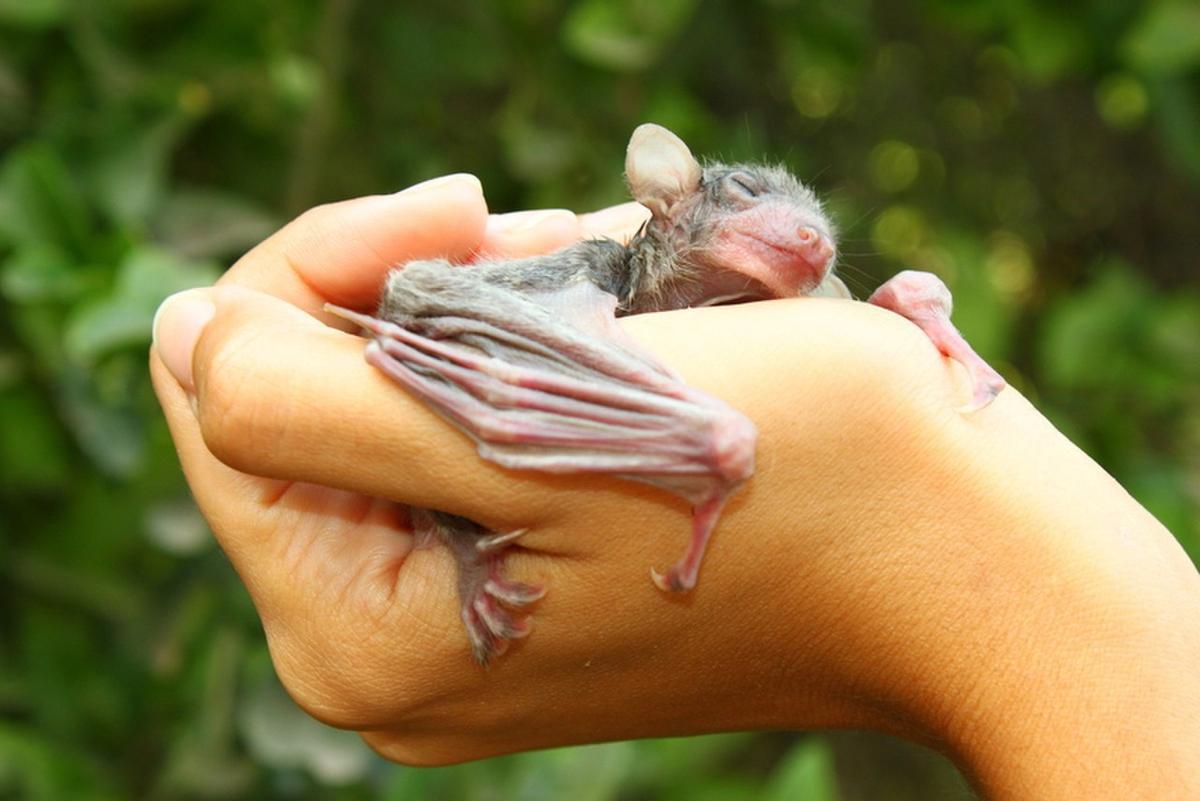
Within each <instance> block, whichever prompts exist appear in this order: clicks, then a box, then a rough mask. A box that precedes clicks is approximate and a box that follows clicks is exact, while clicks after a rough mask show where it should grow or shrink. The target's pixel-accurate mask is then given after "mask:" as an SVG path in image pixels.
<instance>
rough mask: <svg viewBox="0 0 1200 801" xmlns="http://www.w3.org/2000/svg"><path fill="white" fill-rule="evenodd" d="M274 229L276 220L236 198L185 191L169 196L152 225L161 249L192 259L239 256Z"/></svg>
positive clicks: (221, 194)
mask: <svg viewBox="0 0 1200 801" xmlns="http://www.w3.org/2000/svg"><path fill="white" fill-rule="evenodd" d="M278 227H279V221H278V220H277V218H276V217H274V216H273V215H271V214H269V213H268V212H267V211H266V210H264V209H262V208H260V207H259V206H257V205H255V204H253V203H251V202H249V201H247V200H244V199H242V198H240V197H238V196H237V195H234V194H231V193H229V192H220V191H215V190H211V189H188V188H184V189H180V190H178V191H176V192H174V193H172V194H171V195H170V196H169V197H168V198H167V199H166V202H165V203H164V204H163V207H162V210H161V211H160V212H159V213H158V215H157V216H156V217H155V219H154V223H153V229H154V231H155V235H156V239H157V240H158V242H159V243H160V244H161V245H162V246H163V247H165V248H167V249H168V250H170V251H171V252H172V253H175V254H176V255H178V256H183V257H186V258H193V259H194V258H217V257H222V256H229V255H240V254H241V253H243V252H245V251H247V250H249V249H250V248H251V247H252V246H254V245H256V244H258V243H259V242H260V241H262V240H263V239H266V238H267V236H268V235H270V234H271V233H272V232H273V231H274V230H275V229H276V228H278Z"/></svg>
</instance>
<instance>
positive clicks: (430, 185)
mask: <svg viewBox="0 0 1200 801" xmlns="http://www.w3.org/2000/svg"><path fill="white" fill-rule="evenodd" d="M456 183H461V184H463V185H464V186H468V185H470V186H473V187H474V188H475V189H476V190H477V191H478V192H479V193H480V194H483V184H481V183H479V179H478V178H476V177H475V176H474V175H472V174H471V173H469V172H456V173H452V174H450V175H442V176H439V177H437V178H430V179H429V180H428V181H422V182H421V183H419V184H413V185H412V186H410V187H408V188H407V189H401V190H400V191H399V192H397V193H396V194H397V195H415V194H419V193H421V192H428V191H429V190H431V189H445V188H446V187H447V186H451V185H453V184H456Z"/></svg>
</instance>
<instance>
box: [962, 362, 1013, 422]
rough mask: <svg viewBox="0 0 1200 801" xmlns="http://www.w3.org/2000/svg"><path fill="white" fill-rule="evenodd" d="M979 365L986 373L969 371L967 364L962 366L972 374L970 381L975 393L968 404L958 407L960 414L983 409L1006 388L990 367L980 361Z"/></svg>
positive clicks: (1001, 379)
mask: <svg viewBox="0 0 1200 801" xmlns="http://www.w3.org/2000/svg"><path fill="white" fill-rule="evenodd" d="M979 363H980V364H982V365H983V367H985V368H986V372H983V374H979V372H977V371H973V370H971V365H969V364H968V365H963V366H964V367H966V368H967V370H968V372H971V373H972V375H971V380H972V382H973V383H974V385H975V391H974V394H973V395H972V396H971V401H970V403H964V404H963V405H962V406H959V407H958V411H959V413H961V414H972V413H974V412H977V411H979V410H980V409H982V408H984V407H985V406H987V405H988V404H990V403H991V402H992V401H993V400H995V399H996V396H997V395H999V394H1000V390H1002V389H1004V387H1005V386H1007V384H1006V383H1005V381H1004V379H1003V378H1001V377H1000V374H999V373H997V372H996V371H995V370H993V369H992V368H991V367H988V365H987V364H985V363H984V362H983V360H982V359H981V360H980V362H979Z"/></svg>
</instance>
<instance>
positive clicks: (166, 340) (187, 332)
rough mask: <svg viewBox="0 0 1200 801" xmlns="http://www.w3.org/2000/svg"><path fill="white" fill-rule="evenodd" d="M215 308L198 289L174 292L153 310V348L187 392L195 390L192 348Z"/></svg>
mask: <svg viewBox="0 0 1200 801" xmlns="http://www.w3.org/2000/svg"><path fill="white" fill-rule="evenodd" d="M216 312H217V308H216V306H214V305H213V303H212V301H211V300H209V298H208V294H207V293H206V292H205V291H204V290H202V289H189V290H187V291H184V292H177V293H175V294H174V295H171V296H170V297H169V298H167V299H166V300H164V301H163V302H162V305H160V306H159V307H158V311H157V312H155V313H154V325H153V337H154V347H155V349H156V350H157V351H158V355H159V357H161V358H162V360H163V364H165V365H166V366H167V369H168V370H170V371H171V375H173V376H175V380H176V381H178V382H179V385H180V386H182V387H183V388H184V390H186V391H187V393H188V394H189V395H191V394H193V393H195V391H196V384H195V382H194V381H193V379H192V351H194V350H195V349H196V342H197V341H198V340H199V339H200V333H201V332H202V331H203V330H204V326H206V325H208V322H209V320H211V319H212V318H213V315H214V314H216Z"/></svg>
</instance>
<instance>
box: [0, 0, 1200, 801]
mask: <svg viewBox="0 0 1200 801" xmlns="http://www.w3.org/2000/svg"><path fill="white" fill-rule="evenodd" d="M1198 70H1200V16H1198V12H1197V10H1196V7H1195V4H1194V3H1191V2H1183V1H1182V0H1164V2H1158V3H1145V4H1109V3H1102V2H1099V1H1098V0H1093V1H1091V2H1083V3H1076V4H1073V5H1071V6H1070V7H1069V8H1068V7H1067V6H1065V5H1062V4H1046V3H1034V2H1032V1H1031V0H1018V2H999V0H984V1H983V2H974V3H959V2H953V1H952V0H926V2H923V3H917V4H912V3H901V2H898V0H874V2H872V0H849V1H847V0H840V1H839V2H833V0H820V1H819V2H812V3H800V2H799V1H798V0H758V1H757V2H741V1H740V0H670V2H657V3H656V2H650V1H649V0H611V1H610V0H581V2H577V3H571V4H567V3H559V2H554V0H491V1H490V2H480V3H472V4H416V3H412V4H394V3H387V2H383V0H357V1H356V0H330V2H327V3H323V4H320V3H313V2H309V3H285V2H282V0H268V1H267V2H262V3H221V2H217V3H212V2H201V0H98V1H97V2H90V3H69V2H65V1H64V0H0V577H2V579H3V585H2V586H3V589H0V720H2V721H3V723H2V724H0V798H28V799H34V800H35V801H37V800H38V799H61V798H78V799H106V800H107V799H125V798H142V797H148V798H163V799H166V798H223V799H225V798H254V799H265V798H298V797H303V798H329V799H359V798H368V797H371V798H386V799H397V800H399V799H409V798H423V799H437V798H447V799H471V798H521V799H526V798H530V799H532V798H592V799H613V798H622V799H637V798H665V799H685V798H686V799H689V801H694V800H695V799H714V800H716V799H732V798H745V797H750V796H752V795H753V796H757V795H760V794H765V795H766V796H768V797H771V798H781V799H782V798H811V799H822V800H823V799H834V798H847V799H849V798H857V797H865V796H864V795H863V794H864V793H865V792H866V791H865V790H863V789H862V788H863V787H864V786H866V785H864V783H863V780H862V777H863V776H864V775H865V774H867V773H873V774H885V775H893V774H894V775H895V776H897V777H899V776H901V775H903V774H904V771H905V768H902V767H895V766H896V765H911V764H915V762H914V758H913V757H912V755H911V753H909V752H905V753H906V756H905V757H904V758H903V759H899V760H891V761H888V760H878V761H875V762H872V763H870V764H869V765H868V766H867V767H864V765H863V760H862V759H861V758H860V756H861V754H863V753H865V752H866V751H865V750H864V747H863V745H862V741H861V740H851V739H846V738H837V737H835V738H832V739H822V738H815V737H809V738H803V739H800V740H793V739H781V738H779V737H771V736H766V735H758V736H750V735H737V736H727V737H706V738H696V739H693V740H682V741H681V740H676V741H651V742H642V743H617V744H611V745H604V746H593V747H588V748H578V749H564V750H561V751H554V752H549V753H543V754H526V755H519V756H513V757H506V758H502V759H497V760H489V761H487V762H484V763H480V764H476V765H464V766H459V767H453V768H444V769H436V770H417V769H406V768H401V767H397V766H385V765H383V764H381V763H380V762H379V761H378V760H377V759H376V758H375V757H373V756H370V755H369V754H368V753H367V751H366V750H365V747H364V746H363V745H362V744H361V743H360V741H359V740H358V739H357V738H355V737H354V736H353V735H346V734H343V733H339V732H333V731H331V730H328V729H326V728H324V727H321V726H320V725H319V724H316V723H314V722H312V721H309V720H308V719H307V718H305V717H303V716H302V715H300V714H299V713H298V712H297V710H296V709H295V708H294V707H292V706H291V704H290V702H289V701H287V699H286V698H285V697H284V696H283V695H282V693H281V691H280V689H279V687H278V684H277V682H276V681H275V679H274V677H273V676H272V674H271V672H270V667H269V660H268V659H267V656H266V653H265V647H264V645H263V643H262V634H261V631H260V629H259V628H258V625H257V622H256V619H255V616H254V613H253V610H252V608H251V606H250V604H249V601H248V600H247V598H246V596H245V593H244V590H243V589H242V588H241V587H240V585H239V583H238V582H237V580H236V579H235V577H234V576H233V575H232V572H231V571H230V569H229V568H228V566H227V564H226V563H225V561H224V560H223V558H222V557H221V555H220V554H219V553H218V552H217V550H216V549H215V547H214V546H213V545H212V543H211V539H210V538H209V537H208V536H207V535H206V530H205V528H204V523H203V520H202V519H201V518H200V517H199V515H198V513H197V512H196V510H195V508H194V506H192V505H191V503H190V501H189V500H188V498H187V495H186V489H185V487H184V485H183V482H182V479H181V477H180V475H179V471H178V467H177V465H176V462H175V458H174V453H173V450H172V447H171V443H170V440H169V437H168V436H167V434H166V431H165V427H164V425H163V423H162V420H161V418H160V416H159V414H158V411H157V409H156V406H155V403H154V400H153V397H152V394H151V392H150V389H149V385H148V379H147V376H146V371H145V349H146V347H147V345H148V343H149V329H150V321H151V319H152V316H153V313H154V310H155V308H156V307H157V305H158V303H159V301H160V300H161V299H162V298H163V297H165V296H166V295H168V294H170V293H171V292H174V291H177V290H179V289H182V288H185V287H188V286H193V285H199V284H205V283H209V282H211V280H212V279H213V278H214V276H215V275H216V274H217V272H218V270H219V269H220V268H221V267H222V266H225V265H228V264H230V263H231V262H232V261H233V260H234V259H236V258H237V256H238V255H239V254H240V253H241V252H243V251H244V250H245V249H247V248H248V247H250V246H251V245H253V244H254V243H255V242H257V241H259V240H260V239H261V238H262V237H263V236H265V235H266V234H267V233H269V232H270V231H271V230H273V229H274V228H275V227H277V226H278V225H279V224H280V223H281V222H282V221H284V220H286V219H287V218H289V217H290V216H292V215H293V214H295V213H296V212H298V211H300V210H301V209H303V208H305V207H307V206H309V205H312V204H315V203H318V202H323V201H326V200H333V199H337V198H341V197H347V196H352V195H359V194H366V193H371V192H384V191H393V190H395V189H398V188H400V187H402V186H405V185H407V184H411V183H414V182H416V181H419V180H422V179H424V178H428V177H431V176H433V175H436V174H440V173H445V172H449V171H456V170H468V171H473V172H475V173H477V174H479V175H480V176H481V177H482V179H483V181H484V185H485V187H486V188H487V192H488V195H489V201H490V202H491V204H492V206H493V208H495V209H498V210H506V209H514V208H523V207H533V206H567V207H571V208H577V209H586V208H590V207H596V206H600V205H604V204H608V203H612V202H617V201H620V200H623V199H624V187H623V184H622V179H621V175H620V166H621V163H622V151H623V148H624V144H625V141H626V138H627V136H628V134H629V132H630V130H632V128H633V127H634V125H635V124H637V123H639V122H642V121H645V120H650V119H652V120H656V121H659V122H662V123H663V124H666V125H669V126H670V127H672V128H674V129H675V130H677V131H679V132H680V134H681V135H683V136H684V137H685V138H686V139H687V140H688V141H689V142H690V143H692V144H693V146H694V148H695V150H696V151H697V152H699V153H707V154H714V155H719V156H722V157H728V158H747V157H763V156H766V157H769V158H773V159H777V160H780V161H783V162H785V163H787V164H788V165H789V166H791V167H792V168H793V169H795V170H796V171H797V172H798V173H799V174H801V175H803V176H806V177H809V178H811V179H812V180H813V181H814V182H815V184H816V186H817V188H818V189H819V191H820V192H821V193H822V194H823V195H824V196H826V197H827V198H828V200H829V204H830V206H831V208H832V210H833V212H834V214H835V216H836V218H837V220H838V222H839V224H840V227H841V230H842V245H843V247H842V249H843V254H844V256H843V263H842V270H843V274H844V275H845V276H846V277H847V279H848V281H849V283H850V284H851V286H852V288H854V289H855V290H856V291H857V292H858V293H859V294H865V293H866V292H867V291H869V290H870V289H871V288H872V287H873V286H874V284H875V283H876V282H877V281H878V280H880V279H881V278H883V277H886V276H887V275H889V274H891V273H893V272H895V271H896V270H897V269H899V268H901V267H904V266H915V267H918V268H924V269H930V270H933V271H935V272H937V273H939V274H941V275H942V276H943V277H944V278H945V279H946V280H947V282H948V283H949V284H950V285H951V287H952V289H953V290H954V292H955V297H956V303H957V308H956V318H957V319H958V321H959V322H960V324H961V326H962V328H963V329H964V331H965V332H966V333H967V334H968V336H969V337H970V338H971V339H972V341H974V342H975V343H976V344H977V345H978V347H979V349H980V350H981V351H982V352H983V353H984V354H985V355H986V356H987V357H988V358H989V359H991V360H992V361H993V363H996V364H998V365H1000V366H1001V368H1002V369H1003V371H1004V372H1005V374H1006V375H1008V376H1009V377H1010V378H1012V379H1013V381H1014V383H1016V384H1018V385H1019V386H1020V387H1021V388H1022V389H1023V391H1025V392H1026V393H1027V394H1029V395H1030V396H1031V397H1033V398H1034V400H1035V401H1036V402H1037V403H1038V405H1039V406H1040V408H1042V409H1044V410H1046V411H1047V412H1048V413H1049V414H1051V416H1052V417H1053V418H1054V419H1055V420H1056V422H1057V423H1058V424H1059V425H1060V426H1061V427H1062V428H1063V429H1064V430H1066V431H1067V433H1068V434H1070V436H1071V437H1072V438H1073V439H1074V440H1075V441H1076V442H1078V443H1079V444H1080V446H1081V447H1083V448H1084V449H1085V450H1086V451H1088V452H1089V453H1090V454H1092V455H1093V456H1095V457H1096V458H1098V459H1099V460H1100V461H1101V462H1102V463H1103V464H1104V466H1105V467H1106V468H1107V469H1108V470H1109V471H1111V472H1112V473H1113V474H1114V475H1115V476H1116V477H1117V478H1118V480H1120V481H1121V483H1122V484H1123V485H1125V486H1126V487H1127V488H1129V489H1130V491H1131V492H1133V493H1134V494H1135V495H1136V496H1137V497H1138V499H1139V500H1141V501H1142V502H1143V503H1145V504H1146V505H1147V506H1148V507H1149V508H1150V509H1151V510H1152V511H1153V512H1154V513H1155V514H1156V515H1158V516H1159V518H1160V519H1161V520H1162V521H1163V522H1164V523H1165V524H1167V526H1168V527H1169V528H1171V530H1172V531H1173V532H1174V533H1175V534H1176V535H1177V536H1178V537H1179V539H1180V540H1181V542H1183V544H1184V545H1185V547H1187V548H1188V549H1189V551H1190V553H1191V554H1192V556H1193V558H1200V523H1198V522H1197V521H1200V457H1198V456H1197V454H1200V277H1198V273H1197V270H1196V263H1197V262H1196V254H1197V253H1198V252H1200V226H1198V225H1197V224H1196V220H1197V219H1200V104H1198V103H1197V97H1198V94H1200V72H1198ZM937 764H938V767H936V769H934V768H929V767H928V766H926V767H922V768H921V771H922V772H921V774H920V776H921V778H920V780H919V781H918V780H917V779H912V781H911V782H909V784H911V785H912V786H913V787H914V788H915V787H917V786H918V785H919V786H920V787H924V788H925V789H924V790H920V789H914V790H913V791H912V797H914V798H918V797H922V798H928V797H933V793H934V791H933V790H932V789H931V788H933V787H935V786H937V787H945V786H947V784H946V780H945V773H946V771H947V769H946V767H945V765H944V763H937ZM847 766H853V770H851V769H849V768H848V767H847ZM889 771H891V772H892V773H889ZM914 775H915V774H914ZM938 776H940V777H941V778H938ZM910 778H911V777H910ZM897 781H899V780H897ZM922 782H924V783H923V784H922ZM893 797H899V796H893ZM939 797H941V796H939Z"/></svg>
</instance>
